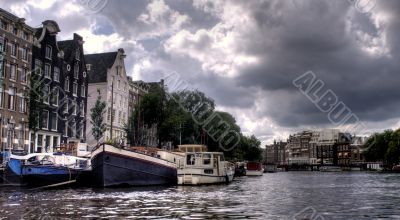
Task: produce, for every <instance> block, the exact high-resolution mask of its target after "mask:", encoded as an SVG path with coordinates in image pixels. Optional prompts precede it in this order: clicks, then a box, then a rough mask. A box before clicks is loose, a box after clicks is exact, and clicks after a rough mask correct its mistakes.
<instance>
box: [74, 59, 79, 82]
mask: <svg viewBox="0 0 400 220" xmlns="http://www.w3.org/2000/svg"><path fill="white" fill-rule="evenodd" d="M78 76H79V63H78V62H76V63H75V66H74V77H75V79H78Z"/></svg>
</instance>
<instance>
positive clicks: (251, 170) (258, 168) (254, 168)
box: [246, 162, 264, 176]
mask: <svg viewBox="0 0 400 220" xmlns="http://www.w3.org/2000/svg"><path fill="white" fill-rule="evenodd" d="M263 173H264V169H263V167H262V164H261V163H259V162H247V164H246V176H262V175H263Z"/></svg>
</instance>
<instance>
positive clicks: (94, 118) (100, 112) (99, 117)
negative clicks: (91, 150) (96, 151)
mask: <svg viewBox="0 0 400 220" xmlns="http://www.w3.org/2000/svg"><path fill="white" fill-rule="evenodd" d="M97 92H98V93H99V96H98V97H97V100H96V103H95V105H94V106H93V108H92V109H90V119H91V120H90V123H92V135H93V137H94V139H96V141H97V144H98V143H99V140H100V138H101V137H102V136H103V134H104V131H105V130H106V124H105V123H104V122H103V119H104V114H105V111H106V103H105V102H104V101H101V94H100V90H97Z"/></svg>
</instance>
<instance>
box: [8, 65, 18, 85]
mask: <svg viewBox="0 0 400 220" xmlns="http://www.w3.org/2000/svg"><path fill="white" fill-rule="evenodd" d="M12 67H14V68H12ZM13 69H14V77H12V73H13ZM17 72H18V66H17V64H15V63H11V64H10V80H11V81H14V82H15V81H17V78H18V76H17Z"/></svg>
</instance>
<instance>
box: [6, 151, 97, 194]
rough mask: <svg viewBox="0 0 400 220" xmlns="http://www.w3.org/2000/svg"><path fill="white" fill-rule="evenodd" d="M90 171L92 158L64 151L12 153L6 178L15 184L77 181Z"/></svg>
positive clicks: (41, 184)
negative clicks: (67, 153)
mask: <svg viewBox="0 0 400 220" xmlns="http://www.w3.org/2000/svg"><path fill="white" fill-rule="evenodd" d="M89 173H90V160H88V159H87V158H80V157H75V156H71V155H66V154H62V153H33V154H28V155H24V156H18V155H10V158H9V161H8V163H7V168H6V170H5V176H4V179H5V180H6V182H7V183H12V184H15V185H29V186H48V185H53V184H63V183H77V181H78V177H79V176H80V177H82V178H83V177H84V176H85V175H88V174H89Z"/></svg>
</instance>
